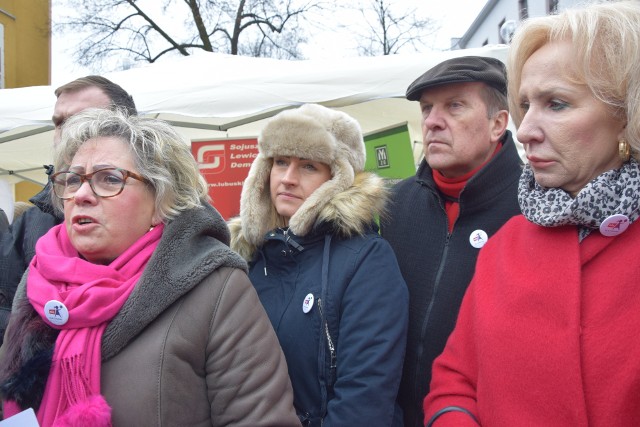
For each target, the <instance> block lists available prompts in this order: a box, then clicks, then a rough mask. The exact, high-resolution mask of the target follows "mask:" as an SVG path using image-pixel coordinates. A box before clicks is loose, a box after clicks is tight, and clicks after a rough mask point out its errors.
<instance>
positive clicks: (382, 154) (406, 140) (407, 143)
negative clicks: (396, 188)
mask: <svg viewBox="0 0 640 427" xmlns="http://www.w3.org/2000/svg"><path fill="white" fill-rule="evenodd" d="M364 143H365V146H366V149H367V162H366V163H365V170H368V171H371V172H375V173H377V174H378V175H379V176H381V177H383V178H386V179H389V180H390V181H400V180H402V179H404V178H407V177H409V176H411V175H414V174H415V173H416V167H415V163H414V159H413V151H412V148H411V138H410V137H409V128H408V127H407V124H406V123H405V124H402V125H399V126H394V127H392V128H388V129H385V130H382V131H377V132H375V133H371V134H369V135H365V137H364Z"/></svg>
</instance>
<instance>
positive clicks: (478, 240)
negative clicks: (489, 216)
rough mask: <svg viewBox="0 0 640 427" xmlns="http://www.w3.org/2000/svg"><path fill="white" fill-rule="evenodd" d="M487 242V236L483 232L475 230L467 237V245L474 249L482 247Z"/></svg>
mask: <svg viewBox="0 0 640 427" xmlns="http://www.w3.org/2000/svg"><path fill="white" fill-rule="evenodd" d="M487 240H489V236H487V233H485V232H484V230H475V231H473V232H472V233H471V234H470V235H469V243H471V246H473V247H474V248H476V249H480V248H481V247H483V246H484V244H485V243H487Z"/></svg>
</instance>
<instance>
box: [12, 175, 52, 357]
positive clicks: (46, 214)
mask: <svg viewBox="0 0 640 427" xmlns="http://www.w3.org/2000/svg"><path fill="white" fill-rule="evenodd" d="M47 173H49V172H47ZM29 201H30V202H31V203H33V204H34V205H35V206H33V207H31V208H29V209H27V210H26V211H25V212H24V213H23V214H22V215H21V216H20V217H19V218H17V219H16V220H15V221H14V222H13V224H11V226H10V227H9V230H8V231H5V232H3V233H0V345H1V344H2V339H3V337H4V331H5V329H6V328H7V322H8V321H9V314H10V313H11V303H12V301H13V295H14V294H15V292H16V287H17V286H18V283H20V278H21V277H22V274H23V273H24V271H25V270H26V269H27V267H28V266H29V263H30V262H31V259H32V258H33V256H34V255H35V253H36V242H37V241H38V239H39V238H40V237H42V236H44V235H45V234H46V233H47V232H48V231H49V230H50V229H51V228H52V227H53V226H55V225H58V224H60V223H61V222H62V218H63V217H62V213H60V212H56V211H55V210H54V208H53V206H52V204H51V185H50V184H47V186H46V187H45V188H44V189H43V190H42V191H41V192H39V193H38V194H36V195H35V196H33V197H32V198H31V199H30V200H29Z"/></svg>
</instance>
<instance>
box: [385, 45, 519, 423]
mask: <svg viewBox="0 0 640 427" xmlns="http://www.w3.org/2000/svg"><path fill="white" fill-rule="evenodd" d="M506 93H507V89H506V73H505V68H504V65H503V64H502V62H500V61H498V60H497V59H493V58H484V57H469V56H467V57H460V58H454V59H450V60H447V61H444V62H442V63H440V64H438V65H437V66H435V67H433V68H432V69H430V70H428V71H427V72H425V73H424V74H423V75H422V76H420V77H419V78H418V79H417V80H416V81H414V82H413V83H412V84H411V85H410V86H409V88H408V89H407V94H406V96H407V99H408V100H410V101H419V102H420V110H421V111H422V133H423V149H424V160H422V162H421V164H420V166H419V168H418V171H417V173H416V175H415V176H413V177H410V178H408V179H406V180H404V181H402V182H400V183H398V184H397V185H396V187H394V189H393V192H392V197H391V207H390V215H389V220H387V221H386V222H383V223H382V235H383V236H384V237H385V238H386V239H387V240H388V241H389V243H390V244H391V246H392V247H393V249H394V251H395V253H396V256H397V258H398V263H399V264H400V270H401V272H402V275H403V277H404V279H405V281H406V283H407V286H408V287H409V333H408V337H407V351H406V356H405V362H404V370H403V374H402V381H401V384H400V391H399V394H398V401H399V403H400V405H401V406H402V409H403V412H404V425H405V427H423V426H424V424H423V418H424V415H423V413H422V402H423V400H424V397H425V396H426V395H427V393H428V392H429V383H430V381H431V365H432V363H433V360H434V359H435V358H436V356H438V355H439V354H440V353H441V352H442V350H443V349H444V346H445V344H446V341H447V338H448V337H449V335H450V334H451V332H452V331H453V327H454V326H455V322H456V318H457V315H458V310H459V308H460V304H461V302H462V297H463V295H464V293H465V290H466V289H467V286H468V284H469V282H470V281H471V278H472V276H473V272H474V269H475V263H476V258H477V256H478V251H479V250H480V248H481V247H482V245H483V244H484V243H485V242H486V241H487V239H488V238H490V236H492V235H493V234H494V233H495V232H496V231H498V229H499V228H500V226H502V225H503V224H504V223H505V222H506V221H507V220H508V219H509V218H511V217H512V216H514V215H517V214H519V213H520V208H519V206H518V200H517V188H518V180H519V177H520V173H521V171H522V165H521V161H520V157H519V155H518V152H517V150H516V146H515V144H514V141H513V138H512V136H511V133H510V132H509V131H508V130H507V124H508V121H509V113H508V106H507V97H506Z"/></svg>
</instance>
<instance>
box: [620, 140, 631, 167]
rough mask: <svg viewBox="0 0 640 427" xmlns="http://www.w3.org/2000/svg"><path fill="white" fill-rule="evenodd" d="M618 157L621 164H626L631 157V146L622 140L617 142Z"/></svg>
mask: <svg viewBox="0 0 640 427" xmlns="http://www.w3.org/2000/svg"><path fill="white" fill-rule="evenodd" d="M618 155H619V156H620V158H621V159H622V161H623V162H626V161H627V160H629V158H630V157H631V146H630V145H629V143H628V142H627V140H626V139H624V138H622V139H621V140H620V142H618Z"/></svg>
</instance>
